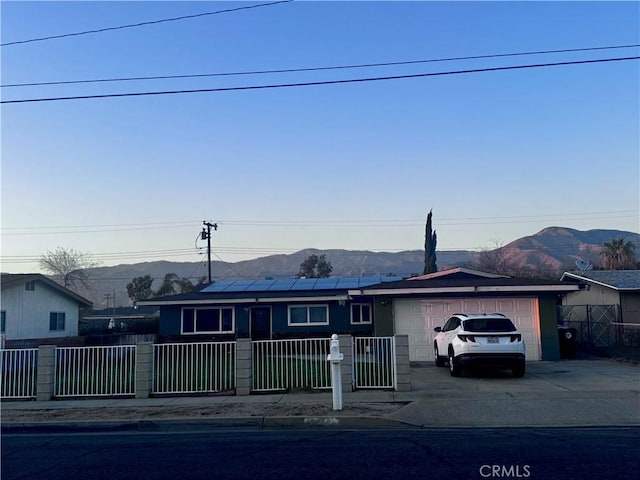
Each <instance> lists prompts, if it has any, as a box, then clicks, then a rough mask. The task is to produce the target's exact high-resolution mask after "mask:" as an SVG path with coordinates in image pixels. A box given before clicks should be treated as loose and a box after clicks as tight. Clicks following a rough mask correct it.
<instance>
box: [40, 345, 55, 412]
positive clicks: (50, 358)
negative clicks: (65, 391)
mask: <svg viewBox="0 0 640 480" xmlns="http://www.w3.org/2000/svg"><path fill="white" fill-rule="evenodd" d="M55 374H56V346H55V345H40V346H39V347H38V380H37V388H36V400H37V401H39V402H46V401H48V400H51V399H52V398H53V393H54V386H55Z"/></svg>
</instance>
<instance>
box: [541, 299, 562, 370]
mask: <svg viewBox="0 0 640 480" xmlns="http://www.w3.org/2000/svg"><path fill="white" fill-rule="evenodd" d="M538 312H539V315H540V344H541V347H542V360H549V361H557V360H560V341H559V340H558V317H557V310H556V301H555V298H554V297H542V296H541V297H539V299H538Z"/></svg>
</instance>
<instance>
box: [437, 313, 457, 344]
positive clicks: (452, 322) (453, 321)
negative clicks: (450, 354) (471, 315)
mask: <svg viewBox="0 0 640 480" xmlns="http://www.w3.org/2000/svg"><path fill="white" fill-rule="evenodd" d="M460 323H461V322H460V319H459V318H457V317H451V318H450V319H449V321H448V322H447V324H446V327H447V330H446V333H445V338H444V345H443V346H442V349H441V350H440V351H441V352H446V351H447V350H448V349H449V345H451V342H453V339H454V338H455V336H456V335H457V334H458V330H460ZM438 348H440V347H438Z"/></svg>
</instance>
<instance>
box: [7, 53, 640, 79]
mask: <svg viewBox="0 0 640 480" xmlns="http://www.w3.org/2000/svg"><path fill="white" fill-rule="evenodd" d="M634 47H640V44H633V45H614V46H606V47H586V48H568V49H561V50H539V51H530V52H514V53H496V54H488V55H473V56H466V57H448V58H434V59H428V60H407V61H398V62H383V63H361V64H354V65H333V66H327V67H309V68H286V69H280V70H250V71H243V72H221V73H196V74H185V75H156V76H149V77H121V78H101V79H89V80H67V81H52V82H35V83H14V84H7V85H0V88H10V87H36V86H45V85H73V84H82V83H105V82H130V81H140V80H175V79H184V78H204V77H229V76H241V75H266V74H274V73H299V72H317V71H326V70H346V69H355V68H372V67H389V66H399V65H416V64H423V63H436V62H453V61H460V60H481V59H487V58H501V57H516V56H525V55H548V54H552V53H575V52H588V51H596V50H612V49H621V48H634Z"/></svg>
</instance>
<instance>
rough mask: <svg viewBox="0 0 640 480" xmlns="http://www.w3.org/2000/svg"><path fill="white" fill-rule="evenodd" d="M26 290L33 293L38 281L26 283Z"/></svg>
mask: <svg viewBox="0 0 640 480" xmlns="http://www.w3.org/2000/svg"><path fill="white" fill-rule="evenodd" d="M24 289H25V290H28V291H30V292H33V291H34V290H35V289H36V281H35V280H31V281H30V282H27V283H25V284H24Z"/></svg>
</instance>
